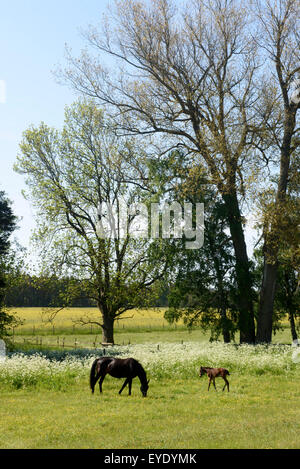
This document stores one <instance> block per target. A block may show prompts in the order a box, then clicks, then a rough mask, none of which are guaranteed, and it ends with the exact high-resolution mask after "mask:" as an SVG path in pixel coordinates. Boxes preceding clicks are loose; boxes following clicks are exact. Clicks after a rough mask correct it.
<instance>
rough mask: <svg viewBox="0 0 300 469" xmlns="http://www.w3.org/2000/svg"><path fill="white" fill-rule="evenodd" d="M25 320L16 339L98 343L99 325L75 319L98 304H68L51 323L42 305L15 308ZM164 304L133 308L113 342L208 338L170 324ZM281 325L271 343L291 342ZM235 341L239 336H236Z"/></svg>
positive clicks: (287, 330)
mask: <svg viewBox="0 0 300 469" xmlns="http://www.w3.org/2000/svg"><path fill="white" fill-rule="evenodd" d="M14 311H16V313H17V315H18V317H19V318H20V319H21V320H23V321H24V324H23V325H21V326H19V327H18V328H16V329H15V331H14V335H15V342H16V343H19V344H24V343H25V342H30V343H31V344H36V345H40V343H41V344H42V345H43V346H51V347H54V346H58V347H61V346H62V344H64V346H65V347H74V346H75V344H76V346H77V347H95V346H96V347H97V346H99V344H100V343H101V334H102V331H101V328H100V327H97V326H95V325H92V326H91V325H86V326H82V325H79V324H78V323H76V321H78V319H79V318H80V317H86V316H89V317H91V318H95V319H99V311H98V309H97V308H67V309H65V310H62V311H60V312H59V314H58V315H57V316H56V318H55V320H54V321H53V323H49V321H47V319H48V317H49V310H47V309H42V308H14ZM164 312H165V308H152V309H145V310H132V311H129V312H128V313H126V314H125V315H124V316H125V319H122V320H119V321H116V323H115V343H117V344H121V345H126V344H128V343H131V344H138V343H147V342H148V343H155V342H156V343H164V342H177V343H180V342H182V341H184V342H190V341H196V342H202V341H203V340H205V341H206V340H209V333H207V334H204V333H203V331H201V330H200V328H197V327H195V328H194V329H193V330H187V328H186V326H184V324H183V322H182V321H178V323H177V324H172V325H171V324H169V323H168V322H167V321H166V320H165V319H164ZM282 326H283V329H282V330H280V331H278V332H277V333H276V334H273V339H272V340H273V343H283V344H291V333H290V328H289V324H288V321H284V322H283V323H282ZM237 342H238V337H237Z"/></svg>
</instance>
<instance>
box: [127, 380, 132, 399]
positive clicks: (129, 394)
mask: <svg viewBox="0 0 300 469" xmlns="http://www.w3.org/2000/svg"><path fill="white" fill-rule="evenodd" d="M131 385H132V379H131V378H129V381H128V387H129V393H128V396H131Z"/></svg>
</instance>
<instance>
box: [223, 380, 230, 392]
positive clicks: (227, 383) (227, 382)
mask: <svg viewBox="0 0 300 469" xmlns="http://www.w3.org/2000/svg"><path fill="white" fill-rule="evenodd" d="M223 379H224V381H225V384H224V387H223V391H224V389H225V387H226V386H227V389H228V392H229V381H228V380H227V379H226V378H225V377H224V378H223Z"/></svg>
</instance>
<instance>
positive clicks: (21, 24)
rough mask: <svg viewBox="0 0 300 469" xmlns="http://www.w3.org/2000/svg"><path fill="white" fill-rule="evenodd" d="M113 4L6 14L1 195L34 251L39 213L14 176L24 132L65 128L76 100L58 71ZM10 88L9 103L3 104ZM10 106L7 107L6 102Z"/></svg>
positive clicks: (5, 8)
mask: <svg viewBox="0 0 300 469" xmlns="http://www.w3.org/2000/svg"><path fill="white" fill-rule="evenodd" d="M107 5H108V1H107V0H60V1H58V0H51V1H49V0H47V1H45V2H42V1H41V0H10V1H5V2H1V9H0V48H1V61H0V190H4V191H5V192H6V193H7V195H8V197H9V198H10V199H11V201H12V202H13V210H14V213H15V214H16V215H17V216H18V217H22V220H21V221H20V222H19V227H20V228H19V230H18V231H17V232H16V238H17V239H18V240H19V242H20V243H21V244H22V245H23V246H28V242H29V237H30V233H31V230H32V229H33V227H34V220H33V213H32V210H31V208H30V205H29V203H28V202H27V201H25V200H24V198H23V196H22V194H21V190H22V189H24V188H25V184H24V178H23V176H21V175H18V174H16V173H15V172H14V171H13V164H14V162H15V160H16V155H17V153H18V151H19V150H18V146H19V143H20V141H21V138H22V132H23V131H24V130H26V129H27V128H28V127H29V126H30V125H31V124H34V125H38V124H39V123H40V122H41V121H44V122H46V123H47V124H48V125H53V126H56V127H60V126H61V124H62V122H63V116H64V107H65V105H67V104H70V103H71V102H72V101H74V100H75V99H76V96H75V94H74V93H73V92H72V90H70V89H69V88H68V87H66V86H61V85H59V84H57V83H56V80H55V77H54V76H53V73H52V71H53V70H54V69H55V68H56V66H57V65H58V64H61V65H63V64H64V50H65V44H68V46H69V47H71V48H72V50H73V53H74V55H77V54H79V52H80V50H81V49H82V48H84V46H85V43H84V40H83V39H82V37H81V35H80V29H86V28H87V26H88V25H89V24H98V23H100V21H101V17H102V14H103V13H104V12H105V11H106V9H107ZM4 87H5V100H3V98H2V99H1V95H3V92H4V91H3V88H4ZM3 101H4V102H3Z"/></svg>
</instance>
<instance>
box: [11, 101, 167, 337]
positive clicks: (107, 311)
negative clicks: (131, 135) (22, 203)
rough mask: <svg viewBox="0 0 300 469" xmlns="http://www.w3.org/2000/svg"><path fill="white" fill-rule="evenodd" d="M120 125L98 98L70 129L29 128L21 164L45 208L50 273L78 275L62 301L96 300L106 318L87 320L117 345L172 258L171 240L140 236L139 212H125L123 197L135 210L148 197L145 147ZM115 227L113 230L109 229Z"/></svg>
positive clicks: (82, 106) (70, 119)
mask: <svg viewBox="0 0 300 469" xmlns="http://www.w3.org/2000/svg"><path fill="white" fill-rule="evenodd" d="M113 130H114V129H113V127H112V124H111V123H110V121H109V120H108V119H106V118H105V115H104V113H103V112H102V111H101V110H99V109H98V108H97V107H96V106H95V105H94V104H93V103H92V102H86V101H82V102H79V103H75V104H74V105H73V106H71V107H69V108H67V109H66V114H65V125H64V128H63V130H62V131H57V130H55V129H51V128H49V127H48V126H47V125H45V124H44V123H42V124H41V125H40V126H39V127H38V128H31V129H29V130H27V131H26V132H25V133H24V139H23V142H22V144H21V154H20V156H18V161H17V164H16V170H17V171H19V172H20V173H22V174H25V176H26V184H27V188H28V190H27V196H28V198H29V200H31V201H32V203H33V204H34V207H35V209H36V212H37V225H38V228H37V230H36V233H35V240H36V242H37V245H38V246H40V248H41V259H42V261H43V262H42V271H43V275H45V277H47V276H48V277H51V276H52V275H54V274H55V275H56V276H57V277H59V278H60V277H69V278H73V279H74V281H73V282H71V281H70V282H69V285H68V288H67V290H66V292H65V294H64V297H63V299H62V304H61V307H63V306H66V305H69V304H71V302H72V301H73V300H74V298H78V297H86V298H90V299H91V300H92V301H94V302H95V304H96V305H97V306H98V307H99V313H100V314H99V320H96V321H95V320H93V319H91V318H90V317H82V318H81V323H82V324H86V323H95V324H97V325H99V326H100V327H101V328H102V331H103V341H104V342H109V343H113V342H114V327H113V326H114V321H115V320H116V319H117V318H118V319H122V315H124V313H125V312H126V311H128V310H131V309H133V308H136V307H139V306H141V305H143V306H145V304H147V303H148V302H149V303H150V302H151V301H152V300H153V298H154V297H156V296H157V295H158V292H157V291H156V290H157V288H156V285H157V283H156V282H157V280H159V279H161V278H162V277H164V276H165V275H166V273H167V272H168V268H169V259H170V257H169V256H168V253H167V252H165V251H161V249H160V245H161V243H163V240H160V239H157V240H152V239H150V238H148V237H145V238H142V237H136V236H134V232H135V228H134V227H135V226H136V229H138V228H137V225H135V223H137V219H138V210H136V211H135V210H133V212H131V213H130V211H128V212H127V211H126V210H125V211H124V206H123V207H122V204H121V201H122V200H123V201H124V203H125V206H126V207H133V208H134V207H135V204H136V203H138V202H141V201H144V199H145V194H146V193H145V192H144V191H143V189H142V188H141V187H140V185H139V184H137V182H138V181H139V180H140V173H141V172H143V171H144V168H143V158H144V157H145V151H144V149H143V148H142V147H141V146H138V145H137V143H136V142H135V141H134V140H132V139H130V140H128V139H125V138H117V137H116V135H115V134H114V131H113ZM128 181H129V182H128ZM130 181H133V182H130ZM146 195H147V194H146ZM109 204H111V206H114V207H115V209H116V210H115V213H114V219H113V222H114V225H112V224H111V225H109V223H108V219H109V217H110V213H109V209H108V207H109ZM99 207H100V208H101V210H100V208H99ZM126 207H125V209H126ZM124 222H125V228H124V230H123V235H122V236H121V231H122V223H124ZM109 228H111V229H112V230H113V231H114V232H113V233H112V236H109V235H108V232H105V230H108V229H109Z"/></svg>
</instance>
